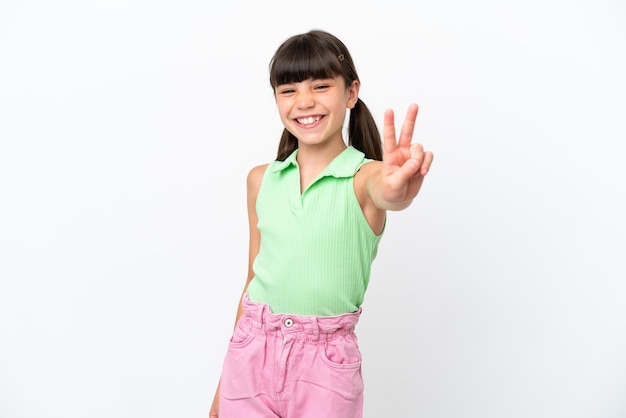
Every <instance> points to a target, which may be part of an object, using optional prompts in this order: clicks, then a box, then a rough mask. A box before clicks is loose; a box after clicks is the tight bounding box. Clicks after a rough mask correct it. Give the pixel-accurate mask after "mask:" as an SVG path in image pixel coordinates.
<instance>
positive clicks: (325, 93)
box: [209, 30, 433, 418]
mask: <svg viewBox="0 0 626 418" xmlns="http://www.w3.org/2000/svg"><path fill="white" fill-rule="evenodd" d="M270 83H271V86H272V88H273V90H274V97H275V99H276V104H277V107H278V113H279V115H280V118H281V120H282V123H283V125H284V126H285V129H284V131H283V134H282V138H281V140H280V144H279V146H278V155H277V157H276V160H275V161H273V162H271V163H269V164H264V165H261V166H258V167H255V168H253V169H252V170H251V171H250V172H249V174H248V178H247V188H248V199H247V201H248V203H247V204H248V218H249V227H250V246H249V262H248V277H247V280H246V284H245V286H244V289H243V292H242V295H241V300H240V304H239V309H238V311H237V316H236V326H235V330H234V332H233V336H232V338H231V339H230V341H229V344H228V351H227V354H226V358H225V360H224V364H223V368H222V375H221V378H220V383H219V385H218V388H217V391H216V393H215V398H214V400H213V404H212V406H211V410H210V412H209V417H210V418H217V417H219V418H257V417H258V418H261V417H262V418H270V417H271V418H278V417H279V418H357V417H362V411H363V380H362V377H361V354H360V351H359V348H358V345H357V338H356V335H355V333H354V329H355V326H356V324H357V322H358V320H359V315H360V313H361V304H362V302H363V299H364V295H365V291H366V289H367V285H368V282H369V277H370V268H371V264H372V261H373V260H374V257H375V256H376V252H377V249H378V243H379V241H380V238H381V236H382V233H383V230H384V227H385V219H386V211H387V210H402V209H405V208H406V207H408V206H409V205H410V204H411V202H412V201H413V199H414V198H415V197H416V195H417V193H418V192H419V190H420V187H421V185H422V182H423V180H424V176H425V175H426V173H428V170H429V168H430V165H431V162H432V160H433V154H432V153H431V152H425V151H424V149H423V147H422V146H421V145H420V144H411V138H412V136H413V128H414V125H415V119H416V117H417V110H418V108H417V105H411V106H409V109H408V112H407V115H406V119H405V121H404V123H403V125H402V130H401V132H400V135H399V137H398V138H397V139H396V133H395V126H394V114H393V112H392V111H391V110H387V111H386V112H385V118H384V129H383V136H384V150H385V152H384V156H383V151H382V144H381V139H380V134H379V131H378V128H377V126H376V123H375V122H374V119H373V117H372V115H371V113H370V111H369V110H368V108H367V107H366V106H365V103H363V101H361V99H359V89H360V81H359V77H358V75H357V72H356V69H355V66H354V63H353V62H352V58H351V56H350V53H349V52H348V49H347V48H346V46H345V45H344V44H343V43H342V42H341V41H340V40H339V39H337V38H336V37H335V36H333V35H331V34H329V33H327V32H324V31H319V30H313V31H310V32H307V33H304V34H300V35H296V36H293V37H291V38H289V39H287V40H286V41H285V42H284V43H283V44H282V45H281V46H280V47H279V48H278V50H277V51H276V53H275V54H274V57H273V58H272V60H271V62H270ZM348 109H349V112H350V119H349V127H348V138H347V139H348V142H347V144H346V141H344V138H343V134H342V129H343V124H344V120H345V116H346V112H347V111H348Z"/></svg>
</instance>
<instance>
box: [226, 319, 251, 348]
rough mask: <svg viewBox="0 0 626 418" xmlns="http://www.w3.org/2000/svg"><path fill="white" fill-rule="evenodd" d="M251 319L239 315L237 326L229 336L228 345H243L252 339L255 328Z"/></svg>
mask: <svg viewBox="0 0 626 418" xmlns="http://www.w3.org/2000/svg"><path fill="white" fill-rule="evenodd" d="M252 325H253V324H252V321H251V319H250V318H249V317H241V318H240V320H239V321H237V326H236V327H235V329H234V331H233V335H232V336H231V337H230V340H229V342H228V345H229V346H230V347H244V346H246V345H248V344H249V343H250V341H252V339H253V338H254V336H255V334H256V332H257V329H256V328H255V327H253V326H252Z"/></svg>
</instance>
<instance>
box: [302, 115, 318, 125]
mask: <svg viewBox="0 0 626 418" xmlns="http://www.w3.org/2000/svg"><path fill="white" fill-rule="evenodd" d="M319 120H320V118H314V117H312V116H309V117H308V118H300V119H298V122H299V123H301V124H303V125H310V124H312V123H316V122H318V121H319Z"/></svg>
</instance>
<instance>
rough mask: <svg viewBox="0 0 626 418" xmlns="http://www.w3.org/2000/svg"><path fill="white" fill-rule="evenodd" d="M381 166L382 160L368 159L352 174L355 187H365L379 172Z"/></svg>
mask: <svg viewBox="0 0 626 418" xmlns="http://www.w3.org/2000/svg"><path fill="white" fill-rule="evenodd" d="M382 166H383V162H382V161H376V160H372V161H368V162H366V163H364V164H363V165H361V167H360V168H359V171H357V172H356V174H355V175H354V183H355V187H358V188H363V189H364V188H366V187H367V184H368V182H369V180H370V179H371V178H373V177H374V176H376V175H377V174H378V173H380V169H381V168H382Z"/></svg>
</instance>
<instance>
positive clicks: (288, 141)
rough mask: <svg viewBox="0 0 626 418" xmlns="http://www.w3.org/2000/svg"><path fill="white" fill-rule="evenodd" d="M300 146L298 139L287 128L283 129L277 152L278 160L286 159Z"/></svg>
mask: <svg viewBox="0 0 626 418" xmlns="http://www.w3.org/2000/svg"><path fill="white" fill-rule="evenodd" d="M296 148H298V139H297V138H296V137H295V136H294V135H293V134H292V133H291V132H289V131H288V130H287V129H283V134H282V136H281V137H280V142H279V143H278V152H277V153H276V160H277V161H285V158H287V157H289V156H290V155H291V153H292V152H294V151H295V150H296Z"/></svg>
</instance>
